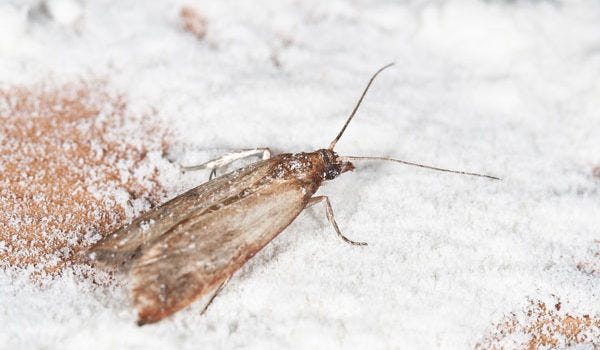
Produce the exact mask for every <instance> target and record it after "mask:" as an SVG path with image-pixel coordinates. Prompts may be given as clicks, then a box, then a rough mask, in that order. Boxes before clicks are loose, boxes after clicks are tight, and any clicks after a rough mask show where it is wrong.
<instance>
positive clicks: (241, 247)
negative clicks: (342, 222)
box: [90, 156, 316, 324]
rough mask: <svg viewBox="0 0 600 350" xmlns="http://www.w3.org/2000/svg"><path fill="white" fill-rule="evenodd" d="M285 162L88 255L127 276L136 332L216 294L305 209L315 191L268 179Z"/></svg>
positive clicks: (167, 210)
mask: <svg viewBox="0 0 600 350" xmlns="http://www.w3.org/2000/svg"><path fill="white" fill-rule="evenodd" d="M282 162H284V158H283V157H281V156H278V157H274V158H271V159H268V160H265V161H262V162H258V163H254V164H251V165H249V166H247V167H244V168H242V169H239V170H237V171H234V172H232V173H229V174H227V175H223V176H221V177H219V178H217V179H214V180H212V181H209V182H207V183H205V184H202V185H200V186H198V187H196V188H194V189H192V190H190V191H188V192H186V193H184V194H181V195H179V196H178V197H175V198H174V199H172V200H170V201H168V202H166V203H165V204H163V205H161V206H159V207H157V208H155V209H154V210H152V211H150V212H148V213H146V214H144V215H142V216H141V217H139V218H138V219H136V220H134V221H133V222H132V223H131V224H130V225H128V226H127V227H124V228H122V229H120V230H118V231H116V232H115V233H113V234H111V235H110V236H108V237H106V238H105V239H104V240H102V241H100V242H98V243H97V244H96V245H95V246H94V247H93V248H92V250H91V251H90V255H91V257H92V259H93V260H95V261H96V262H99V263H103V264H109V265H121V266H124V267H126V268H127V269H129V272H130V275H131V277H132V279H133V281H132V294H133V299H134V304H135V306H136V308H137V309H138V312H139V323H140V324H144V323H151V322H156V321H158V320H160V319H162V318H164V317H166V316H168V315H171V314H172V313H174V312H176V311H178V310H180V309H182V308H184V307H186V306H187V305H189V304H190V303H191V302H193V301H194V300H196V299H197V298H199V297H201V296H203V295H205V294H207V293H208V292H209V291H211V290H212V289H214V288H215V287H217V286H218V285H219V284H220V283H222V282H223V281H224V280H225V279H226V278H228V277H229V276H231V275H232V274H233V273H234V272H235V271H236V270H237V269H239V268H240V267H241V266H242V265H243V264H244V263H245V262H246V261H247V260H248V259H250V258H251V257H252V256H253V255H254V254H256V253H257V252H258V251H259V250H260V249H261V248H262V247H264V246H265V245H266V244H267V243H268V242H269V241H271V240H272V239H273V238H274V237H275V236H277V234H278V233H279V232H281V231H282V230H283V229H284V228H285V227H286V226H288V225H289V224H290V223H291V222H292V221H293V220H294V219H295V218H296V216H297V215H298V214H299V213H300V212H301V211H302V210H303V209H304V207H305V206H306V203H307V202H308V200H309V199H310V197H311V196H312V194H313V193H314V191H315V190H316V188H314V187H311V186H310V185H309V184H308V183H305V182H301V181H299V180H298V179H297V178H295V177H272V176H271V174H272V173H273V169H275V168H276V167H277V166H278V165H280V164H281V163H282Z"/></svg>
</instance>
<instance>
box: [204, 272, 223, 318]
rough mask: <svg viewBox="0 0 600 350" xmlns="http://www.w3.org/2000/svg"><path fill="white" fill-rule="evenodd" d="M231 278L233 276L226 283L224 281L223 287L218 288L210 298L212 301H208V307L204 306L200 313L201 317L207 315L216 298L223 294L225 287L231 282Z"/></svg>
mask: <svg viewBox="0 0 600 350" xmlns="http://www.w3.org/2000/svg"><path fill="white" fill-rule="evenodd" d="M230 278H231V276H229V277H227V279H226V280H225V281H223V283H221V285H220V286H219V287H218V288H217V290H215V292H214V293H213V295H212V296H211V297H210V299H208V302H207V303H206V305H204V308H203V309H202V311H201V312H200V315H204V314H205V313H206V310H208V307H209V306H210V305H211V304H212V303H213V301H214V300H215V298H216V297H217V295H218V294H219V293H221V291H222V290H223V288H225V285H226V284H227V282H229V279H230Z"/></svg>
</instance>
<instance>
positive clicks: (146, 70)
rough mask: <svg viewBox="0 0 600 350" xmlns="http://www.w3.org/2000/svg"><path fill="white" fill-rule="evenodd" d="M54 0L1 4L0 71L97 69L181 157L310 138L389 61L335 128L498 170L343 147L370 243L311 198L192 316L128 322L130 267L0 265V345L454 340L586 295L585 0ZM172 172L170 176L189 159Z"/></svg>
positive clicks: (599, 72) (298, 143) (331, 191)
mask: <svg viewBox="0 0 600 350" xmlns="http://www.w3.org/2000/svg"><path fill="white" fill-rule="evenodd" d="M54 3H55V4H50V5H46V6H45V7H44V6H40V2H39V1H33V0H31V1H28V2H27V1H13V2H11V1H8V2H7V3H3V4H2V6H0V28H1V29H2V30H0V84H3V85H10V84H28V83H33V82H37V81H39V80H48V79H53V80H56V81H68V80H69V79H77V78H79V77H87V76H93V77H98V76H101V77H106V78H107V80H109V81H110V82H111V84H113V85H114V86H116V87H117V88H118V89H121V91H124V92H125V93H126V94H127V95H128V98H129V100H130V101H131V102H132V103H133V104H138V105H139V106H140V107H141V108H146V107H148V106H152V107H153V108H156V110H157V111H158V113H159V114H160V115H161V116H162V118H163V120H164V123H165V125H168V126H169V127H172V128H173V129H174V130H175V133H176V136H177V140H176V143H175V146H174V148H173V151H172V154H170V157H171V158H172V159H173V160H175V161H177V162H180V163H184V164H192V163H200V162H203V161H205V160H207V159H208V158H210V157H214V156H216V155H218V154H219V153H222V152H226V151H229V150H234V149H239V148H250V147H257V146H270V147H272V149H273V150H274V151H276V152H283V151H292V152H298V151H309V150H313V149H315V148H320V147H325V146H327V145H328V144H329V142H330V141H331V139H332V138H333V137H334V136H335V134H336V133H337V132H338V130H339V128H340V127H341V125H342V123H343V120H344V118H345V116H346V115H347V114H348V113H349V112H350V110H351V108H352V106H353V104H354V101H355V99H356V98H357V96H358V94H359V93H360V91H361V89H362V88H363V87H364V84H365V83H366V81H367V79H368V77H369V75H370V74H371V73H373V72H374V71H375V70H376V69H377V68H379V67H380V66H382V65H383V64H385V63H388V62H389V61H395V62H396V66H395V67H394V68H392V69H390V70H388V71H386V72H385V73H384V74H383V75H382V76H381V77H380V78H379V79H378V80H377V81H376V82H375V84H374V86H373V90H372V92H371V93H370V94H369V95H368V96H367V98H366V100H365V103H364V105H363V106H362V108H361V110H360V111H359V114H358V116H357V119H356V120H355V121H354V122H353V124H352V125H350V127H349V129H348V131H347V133H346V134H345V135H344V137H343V138H342V139H341V141H340V143H339V146H338V148H337V151H338V152H339V153H340V154H343V155H350V154H352V155H388V156H395V157H398V158H402V159H406V160H411V161H418V162H423V163H427V164H433V165H437V166H442V167H449V168H458V169H465V170H467V171H480V172H485V173H490V174H493V175H497V176H500V177H502V178H503V181H501V182H494V181H489V180H485V179H479V178H469V177H461V176H458V175H452V174H445V173H436V172H432V171H425V170H421V169H416V168H408V167H402V166H399V165H396V164H382V163H374V162H360V163H359V162H357V164H356V167H357V169H356V171H355V172H354V173H348V174H344V175H343V176H341V177H340V178H338V179H336V180H335V181H333V182H332V183H330V184H328V185H327V186H326V187H324V188H323V189H322V190H321V191H320V192H321V193H323V194H327V195H329V196H331V201H332V204H333V207H334V210H335V213H336V218H337V221H338V222H339V224H340V226H341V229H342V230H343V231H344V232H345V234H346V235H347V236H349V237H351V238H353V239H356V240H366V241H368V242H369V246H368V247H353V246H348V245H346V244H344V243H343V242H341V241H340V240H339V239H337V238H336V236H335V234H334V231H333V229H332V228H331V226H330V225H329V224H328V223H327V220H326V218H325V212H324V209H323V208H322V207H320V206H315V207H312V208H310V209H308V210H307V211H306V212H305V213H303V214H301V215H300V216H299V217H298V219H297V220H296V221H295V222H294V223H293V224H292V225H290V226H289V227H288V228H287V229H286V230H285V231H284V232H283V233H282V234H281V235H280V236H279V237H278V238H277V239H276V240H274V241H273V242H272V243H271V244H270V245H269V246H268V247H267V248H265V250H264V251H263V252H261V253H260V254H259V255H257V256H256V257H255V258H254V259H253V260H252V261H250V262H249V263H248V264H247V265H246V266H244V267H243V268H242V269H241V271H239V272H238V273H237V274H236V275H235V276H234V278H233V279H232V280H231V282H230V283H229V284H228V286H227V287H226V288H225V289H224V291H223V292H222V293H221V295H220V296H219V297H218V298H217V299H216V300H215V303H214V304H213V305H212V306H211V308H210V309H209V312H208V313H207V314H206V315H205V316H200V315H199V313H200V310H201V309H202V305H201V303H195V304H194V305H193V306H192V307H190V308H189V309H187V310H185V311H182V312H179V313H178V314H176V315H175V316H174V317H172V318H169V319H167V320H164V321H162V322H160V323H158V324H156V325H149V326H144V327H137V326H136V325H135V312H134V310H133V308H132V306H131V304H130V301H129V299H128V296H127V291H126V287H123V286H112V287H105V286H101V285H97V284H94V283H92V282H91V281H90V279H89V278H85V277H80V276H81V274H79V273H73V272H72V271H66V272H65V273H63V275H62V276H60V277H56V278H54V279H49V280H47V281H44V284H43V286H40V285H39V284H38V283H33V282H31V280H29V279H28V278H25V277H23V276H24V273H23V272H22V271H3V272H0V325H2V326H1V327H0V348H6V349H13V348H44V349H49V348H50V349H80V348H106V349H109V348H110V349H113V348H138V349H142V348H143V349H155V348H156V349H159V348H160V349H163V348H180V349H198V348H225V349H226V348H238V347H239V348H256V349H269V348H284V347H285V348H287V347H291V348H322V349H326V348H327V349H335V348H340V349H342V348H343V349H348V348H367V347H368V348H370V349H383V348H395V347H398V348H405V349H406V348H415V349H427V348H443V349H447V348H471V347H474V346H475V345H476V344H477V343H479V342H481V341H482V339H483V338H485V337H487V336H488V335H489V334H493V332H494V327H495V325H496V324H497V323H498V322H500V321H502V319H503V317H504V316H506V315H510V313H511V312H515V313H519V312H520V310H523V308H524V307H526V305H527V304H528V300H530V299H531V300H555V298H559V299H560V301H561V303H562V308H561V312H565V313H572V314H577V315H599V314H600V296H599V295H598V291H599V290H600V274H599V273H598V272H597V271H594V270H593V269H592V270H590V269H586V268H581V266H589V265H590V264H592V266H593V264H596V265H595V266H598V265H597V264H598V262H597V260H593V259H599V258H598V256H595V255H597V254H598V251H599V250H600V248H599V247H598V245H599V244H598V243H595V242H594V241H595V240H598V239H600V191H599V189H600V179H598V178H594V177H593V176H592V168H593V167H594V166H596V165H598V164H600V137H598V130H600V115H599V111H600V98H599V97H600V83H599V82H600V50H599V48H600V31H598V23H600V3H598V2H595V1H507V2H504V1H475V0H472V1H469V0H466V1H458V0H457V1H439V2H436V1H406V2H393V1H338V0H334V1H325V2H321V1H303V2H298V1H280V0H272V1H264V2H260V3H256V2H252V1H247V2H237V1H218V2H217V1H214V2H212V1H191V0H190V1H188V2H183V1H152V2H149V1H142V0H138V1H108V0H103V1H66V0H63V1H60V2H59V1H54ZM183 5H192V6H194V7H195V8H196V9H197V10H198V13H200V14H202V16H204V17H205V19H206V22H207V34H206V37H205V38H204V39H203V40H198V38H197V37H196V36H194V35H193V34H190V33H186V32H184V31H183V30H182V29H181V26H180V23H179V17H178V14H179V11H180V9H181V6H183ZM78 6H79V7H78ZM61 11H63V12H61ZM65 11H66V12H65ZM4 19H6V20H4ZM5 26H6V27H7V28H4V27H5ZM5 29H6V30H5ZM167 173H169V174H170V175H169V176H165V177H164V179H163V181H164V182H165V184H166V186H167V187H168V188H169V189H170V191H171V193H172V195H175V194H176V193H179V192H181V191H183V190H184V189H187V188H190V186H192V185H193V184H197V183H198V182H199V181H201V180H203V179H205V178H206V177H207V176H208V174H207V173H200V174H188V175H181V176H179V175H174V174H173V173H172V171H170V172H167ZM582 264H583V265H582ZM578 266H579V267H580V268H578ZM596 334H597V333H596ZM516 338H518V337H516ZM592 341H593V340H592ZM511 344H512V345H511ZM514 344H518V341H517V343H508V345H507V346H508V347H509V348H510V347H511V346H516V345H514ZM591 344H593V343H589V342H588V346H590V347H591V346H593V345H591ZM597 344H598V343H596V345H597ZM505 345H506V344H505Z"/></svg>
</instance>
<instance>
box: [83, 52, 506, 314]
mask: <svg viewBox="0 0 600 350" xmlns="http://www.w3.org/2000/svg"><path fill="white" fill-rule="evenodd" d="M391 65H392V64H388V65H386V66H384V67H382V68H381V69H379V70H378V71H377V72H376V73H375V74H374V75H373V76H372V77H371V79H370V80H369V82H368V84H367V86H366V88H365V89H364V90H363V92H362V94H361V96H360V98H359V99H358V102H357V103H356V105H355V107H354V109H353V110H352V113H351V114H350V116H349V117H348V118H347V120H346V122H345V123H344V125H343V127H342V129H341V130H340V132H339V133H338V134H337V136H336V137H335V138H334V139H333V141H331V143H330V144H329V146H328V147H327V148H322V149H319V150H316V151H313V152H302V153H283V154H278V155H275V156H271V150H270V149H268V148H256V149H249V150H242V151H238V152H234V153H228V154H225V155H223V156H221V157H219V158H217V159H214V160H211V161H209V162H206V163H203V164H200V165H198V166H193V167H186V168H185V169H184V170H186V171H191V170H197V169H208V170H210V171H211V175H210V180H209V181H208V182H206V183H203V184H201V185H199V186H197V187H195V188H192V189H191V190H189V191H187V192H185V193H183V194H181V195H178V196H177V197H175V198H173V199H171V200H169V201H167V202H166V203H164V204H161V205H159V206H157V207H156V208H154V209H152V210H150V211H148V212H146V213H145V214H143V215H141V216H140V217H138V218H137V219H135V220H133V222H132V223H131V224H129V225H126V226H124V227H122V228H120V229H119V230H117V231H115V232H114V233H112V234H110V235H108V236H107V237H105V238H104V239H102V240H100V241H99V242H97V243H96V244H95V245H94V246H92V247H91V248H90V249H89V251H88V252H87V253H86V259H87V260H88V261H90V262H91V263H92V264H94V265H97V266H111V267H115V266H116V267H118V268H120V269H122V270H123V271H124V272H126V273H127V274H128V276H129V278H130V280H131V281H130V285H131V294H132V298H133V304H134V305H135V307H136V309H137V311H138V324H139V325H144V324H147V323H153V322H157V321H160V320H161V319H163V318H165V317H167V316H170V315H172V314H173V313H175V312H177V311H178V310H181V309H183V308H185V307H187V306H188V305H190V304H191V303H192V302H193V301H195V300H197V299H199V298H201V297H204V296H208V294H209V293H210V292H211V291H214V292H213V294H212V296H211V297H210V299H209V301H208V303H207V304H206V306H205V308H204V310H203V312H205V311H206V308H207V307H208V306H209V305H210V304H211V302H212V301H213V299H214V297H215V296H216V295H218V293H219V292H220V291H221V290H222V289H223V287H224V286H225V284H226V283H227V281H228V280H229V278H230V277H231V276H232V275H233V274H234V273H235V272H236V271H238V270H239V269H240V267H242V266H243V265H244V264H245V263H246V262H247V261H248V260H249V259H250V258H252V257H253V256H254V255H255V254H256V253H258V252H259V251H260V250H261V249H262V248H263V247H264V246H265V245H266V244H267V243H269V242H270V241H271V240H272V239H273V238H275V237H276V236H277V235H278V234H279V233H280V232H281V231H283V230H284V229H285V228H286V227H287V226H288V225H289V224H290V223H291V222H292V221H293V220H294V219H295V218H296V217H297V216H298V215H299V214H300V213H301V212H302V211H303V210H304V209H306V208H308V207H311V206H313V205H315V204H319V203H323V204H324V206H325V214H326V216H327V219H328V220H329V222H330V223H331V225H332V226H333V229H334V231H335V233H336V234H337V236H338V237H339V238H340V239H341V240H343V241H344V242H346V243H348V244H350V245H354V246H365V245H367V243H365V242H359V241H354V240H352V239H350V238H348V237H346V236H345V235H344V234H342V232H341V230H340V229H339V227H338V224H337V222H336V221H335V218H334V214H333V209H332V207H331V203H330V201H329V198H328V197H327V196H322V195H314V194H315V193H316V191H317V190H318V189H319V187H320V186H321V185H322V184H323V183H324V182H325V181H328V180H333V179H335V178H336V177H338V176H339V175H341V174H343V173H345V172H348V171H352V170H354V164H353V163H352V162H351V161H363V160H382V161H389V162H395V163H400V164H405V165H411V166H417V167H421V168H427V169H433V170H438V171H444V172H450V173H457V174H462V175H471V176H478V177H484V178H488V179H493V180H499V179H498V178H497V177H495V176H490V175H483V174H477V173H471V172H465V171H458V170H450V169H444V168H438V167H433V166H429V165H423V164H418V163H412V162H408V161H404V160H400V159H394V158H389V157H364V156H340V155H338V154H337V153H336V152H335V151H334V148H335V145H336V144H337V142H338V141H339V139H340V138H341V137H342V135H343V134H344V131H345V130H346V128H347V127H348V125H349V124H350V122H351V121H352V119H353V118H354V116H355V114H356V112H357V110H358V108H359V106H360V104H361V102H362V101H363V99H364V97H365V94H366V93H367V91H368V90H369V87H370V86H371V84H372V83H373V80H374V79H375V77H377V75H378V74H379V73H381V71H383V70H384V69H386V68H388V67H390V66H391ZM257 155H260V156H262V160H261V161H258V162H255V163H252V164H250V165H247V166H244V167H242V168H240V169H237V170H235V171H232V172H230V173H227V174H225V175H222V176H219V177H216V171H217V169H219V168H222V167H224V166H226V165H228V164H231V163H232V162H234V161H236V160H239V159H242V158H246V157H251V156H257Z"/></svg>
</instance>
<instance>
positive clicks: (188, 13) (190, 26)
mask: <svg viewBox="0 0 600 350" xmlns="http://www.w3.org/2000/svg"><path fill="white" fill-rule="evenodd" d="M179 18H180V19H181V25H182V27H183V30H185V31H186V32H190V33H192V34H194V36H196V38H198V39H204V37H205V36H206V27H207V22H206V19H205V18H204V17H203V16H202V15H200V13H199V12H198V10H196V9H195V8H193V7H191V6H183V7H182V8H181V10H180V11H179Z"/></svg>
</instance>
